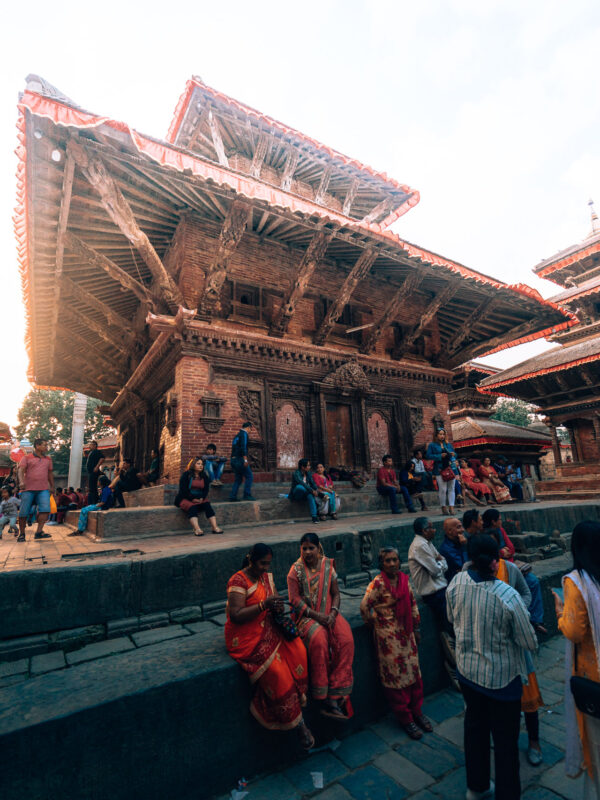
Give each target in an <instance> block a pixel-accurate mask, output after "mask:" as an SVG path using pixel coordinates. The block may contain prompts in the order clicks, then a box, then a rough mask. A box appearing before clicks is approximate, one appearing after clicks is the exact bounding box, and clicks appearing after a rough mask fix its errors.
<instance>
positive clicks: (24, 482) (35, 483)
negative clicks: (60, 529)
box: [17, 439, 54, 542]
mask: <svg viewBox="0 0 600 800" xmlns="http://www.w3.org/2000/svg"><path fill="white" fill-rule="evenodd" d="M47 452H48V442H47V441H46V440H45V439H36V440H35V441H34V443H33V453H28V454H27V455H25V456H23V458H22V459H21V461H20V462H19V486H20V488H21V507H20V508H19V537H18V539H17V542H24V541H25V526H26V525H27V517H28V515H29V512H30V510H31V507H32V506H33V505H36V506H37V509H38V515H37V530H36V532H35V535H34V537H33V538H34V539H51V538H52V537H51V536H50V534H49V533H45V532H44V523H45V522H46V520H47V519H48V515H49V514H50V492H52V493H54V473H53V471H52V470H53V467H52V459H51V458H50V457H49V456H47V455H46V453H47Z"/></svg>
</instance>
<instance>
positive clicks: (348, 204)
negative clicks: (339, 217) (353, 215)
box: [342, 178, 359, 216]
mask: <svg viewBox="0 0 600 800" xmlns="http://www.w3.org/2000/svg"><path fill="white" fill-rule="evenodd" d="M358 185H359V181H358V178H354V179H353V181H352V183H351V184H350V188H349V189H348V191H347V192H346V197H345V198H344V205H343V206H342V214H345V215H346V216H349V215H350V209H351V208H352V203H353V202H354V199H355V197H356V193H357V191H358Z"/></svg>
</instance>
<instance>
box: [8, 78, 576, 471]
mask: <svg viewBox="0 0 600 800" xmlns="http://www.w3.org/2000/svg"><path fill="white" fill-rule="evenodd" d="M19 110H20V119H19V130H20V143H21V144H20V147H19V155H20V159H21V160H20V166H19V199H20V208H19V213H18V215H17V219H16V228H17V234H18V236H19V255H20V259H21V266H22V274H23V284H24V296H25V300H26V304H27V312H28V334H27V336H28V347H29V354H30V362H31V363H30V377H31V379H32V380H34V381H35V383H36V384H37V385H50V386H61V387H67V388H70V389H74V390H76V391H80V392H84V393H86V394H88V395H91V396H95V397H100V398H103V399H104V400H105V401H106V402H107V403H109V404H110V413H111V416H112V419H113V420H114V422H115V423H116V424H117V425H118V427H119V436H120V449H121V455H125V456H128V457H132V458H133V459H134V461H135V463H136V465H137V466H138V467H139V468H143V469H145V468H148V466H149V463H148V460H149V453H150V449H151V447H153V446H158V447H159V448H160V451H161V455H162V459H161V464H162V475H161V480H162V481H163V482H165V483H166V482H173V481H175V480H176V479H177V478H178V476H179V474H180V472H181V470H182V468H183V467H184V466H185V465H186V463H187V461H188V460H189V458H190V457H191V456H192V455H193V454H196V453H198V452H201V449H202V448H203V446H204V445H205V444H206V443H207V442H208V441H213V442H215V443H216V444H217V445H218V448H219V451H220V452H222V453H223V454H225V455H227V454H228V450H229V446H230V442H231V439H232V436H233V435H234V434H235V433H236V432H237V430H238V428H239V426H240V423H241V422H242V421H244V420H250V421H251V422H252V423H253V425H254V431H253V435H252V440H251V448H250V460H251V464H252V466H253V468H254V470H255V471H257V472H259V473H263V477H265V478H271V479H272V478H273V477H274V476H275V474H276V473H277V471H279V470H289V469H290V468H291V467H293V466H295V463H296V461H297V459H298V458H299V457H301V456H308V457H309V458H310V459H311V460H313V461H324V462H325V463H326V464H327V465H330V466H342V465H343V466H349V467H355V468H361V469H370V468H371V467H373V466H375V465H378V464H379V462H380V459H381V456H382V455H383V454H384V453H385V452H391V453H392V455H393V457H394V459H395V460H397V461H400V460H402V459H405V458H406V457H407V456H408V455H409V453H410V450H411V448H412V445H413V443H419V444H421V443H423V442H426V441H428V440H429V439H430V438H431V436H432V434H433V431H434V427H435V426H438V427H439V426H441V425H444V426H446V427H447V428H448V429H449V424H448V423H449V417H448V393H449V392H450V390H451V389H452V380H453V372H452V369H453V368H454V367H456V366H457V365H459V364H461V363H463V362H465V361H467V360H469V359H471V358H476V357H478V356H480V355H482V354H484V353H486V352H493V351H496V350H498V349H502V348H503V347H506V346H509V343H512V344H515V343H518V342H521V341H527V340H531V339H533V338H537V337H540V336H544V335H548V334H550V333H556V332H558V331H560V330H566V329H567V328H568V327H569V326H570V325H572V324H574V318H573V316H572V315H571V314H569V313H568V312H566V311H563V310H562V309H560V308H559V307H558V306H557V305H555V304H554V303H550V302H547V301H544V300H542V298H541V297H540V296H539V295H538V294H537V293H536V292H535V291H534V290H532V289H530V288H529V287H527V286H524V285H522V284H519V285H516V286H507V285H506V284H504V283H502V282H500V281H497V280H495V279H492V278H489V277H487V276H485V275H483V274H481V273H479V272H476V271H474V270H471V269H468V268H466V267H464V266H462V265H460V264H458V263H456V262H454V261H451V260H448V259H446V258H444V257H442V256H439V255H437V254H435V253H431V252H429V251H427V250H425V249H423V248H421V247H418V246H415V245H412V244H410V243H408V242H406V241H404V240H402V239H401V238H400V237H398V236H397V235H396V234H394V233H392V232H391V231H390V230H389V229H388V226H389V225H390V224H391V223H392V222H394V221H395V220H396V219H397V218H398V217H399V216H401V215H402V214H403V213H405V212H406V211H408V210H409V209H410V208H411V207H412V206H414V205H415V204H416V203H417V202H418V199H419V196H418V193H417V192H415V191H414V190H413V189H411V188H410V187H408V186H404V185H401V184H399V183H397V182H396V181H393V180H391V179H389V178H388V177H387V176H386V175H384V174H381V173H378V172H376V171H374V170H372V169H371V168H369V167H366V166H364V165H363V164H360V163H359V162H357V161H355V160H353V159H350V158H348V157H346V156H343V155H342V154H340V153H338V152H336V151H335V150H332V149H330V148H327V147H325V146H324V145H321V144H320V143H318V142H316V141H314V140H312V139H310V138H308V137H307V136H305V135H303V134H301V133H299V132H298V131H295V130H293V129H291V128H289V127H287V126H285V125H282V124H281V123H279V122H277V121H275V120H273V119H270V118H269V117H267V116H265V115H264V114H261V113H259V112H257V111H255V110H253V109H251V108H248V107H246V106H244V105H242V104H241V103H238V102H237V101H235V100H233V99H231V98H229V97H227V96H225V95H223V94H221V93H219V92H217V91H215V90H213V89H211V88H209V87H208V86H206V85H205V84H203V83H202V82H201V81H199V80H198V79H192V80H191V81H189V82H188V84H187V86H186V89H185V92H184V94H183V95H182V97H181V99H180V101H179V103H178V105H177V108H176V112H175V116H174V119H173V123H172V125H171V128H170V131H169V134H168V138H167V141H158V140H156V139H152V138H150V137H147V136H143V135H141V134H139V133H137V132H136V131H133V130H131V129H130V128H129V127H128V126H127V125H125V124H124V123H120V122H115V121H113V120H110V119H107V118H106V117H98V116H96V115H93V114H91V113H88V112H86V111H83V110H82V109H81V108H79V107H77V106H75V105H74V104H73V103H72V102H71V101H70V100H68V98H65V97H64V95H62V94H61V93H60V92H58V91H57V90H56V89H54V88H53V87H52V86H51V85H49V84H48V83H47V82H45V81H43V80H42V79H41V78H38V77H37V76H30V77H29V79H28V85H27V90H26V92H25V93H24V94H23V96H22V97H21V100H20V103H19Z"/></svg>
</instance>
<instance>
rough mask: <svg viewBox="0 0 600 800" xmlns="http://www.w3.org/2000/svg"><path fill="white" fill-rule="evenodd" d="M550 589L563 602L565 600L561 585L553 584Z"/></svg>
mask: <svg viewBox="0 0 600 800" xmlns="http://www.w3.org/2000/svg"><path fill="white" fill-rule="evenodd" d="M552 591H553V592H555V593H556V594H557V595H558V596H559V597H560V599H561V600H562V602H563V603H564V602H565V593H564V592H563V588H562V586H553V587H552Z"/></svg>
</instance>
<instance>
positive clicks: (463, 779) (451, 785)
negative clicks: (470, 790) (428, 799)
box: [429, 767, 467, 800]
mask: <svg viewBox="0 0 600 800" xmlns="http://www.w3.org/2000/svg"><path fill="white" fill-rule="evenodd" d="M429 791H431V792H433V793H434V794H436V795H437V796H438V797H442V798H443V800H464V797H465V794H466V791H467V775H466V772H465V769H464V767H460V768H459V769H455V770H453V771H452V772H450V773H448V775H445V776H444V777H443V778H442V780H441V781H438V783H436V784H434V785H433V786H431V787H430V788H429Z"/></svg>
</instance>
